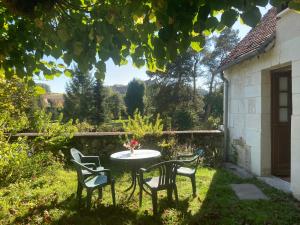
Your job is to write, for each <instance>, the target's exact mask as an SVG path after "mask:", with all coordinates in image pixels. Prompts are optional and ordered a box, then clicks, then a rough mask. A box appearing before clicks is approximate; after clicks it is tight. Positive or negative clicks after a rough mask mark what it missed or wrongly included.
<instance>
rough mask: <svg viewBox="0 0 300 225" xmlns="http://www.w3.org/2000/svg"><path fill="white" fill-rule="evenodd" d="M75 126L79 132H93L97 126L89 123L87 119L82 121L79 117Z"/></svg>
mask: <svg viewBox="0 0 300 225" xmlns="http://www.w3.org/2000/svg"><path fill="white" fill-rule="evenodd" d="M75 126H76V128H77V130H78V132H92V131H94V130H95V126H93V125H91V124H89V123H88V122H87V121H82V122H80V121H79V120H78V119H77V120H76V121H75Z"/></svg>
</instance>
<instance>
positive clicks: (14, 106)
mask: <svg viewBox="0 0 300 225" xmlns="http://www.w3.org/2000/svg"><path fill="white" fill-rule="evenodd" d="M34 96H35V90H34V86H33V85H29V82H26V81H25V80H24V79H20V78H18V77H17V76H14V77H12V78H11V79H5V78H4V77H3V74H2V73H1V70H0V103H1V104H0V113H3V112H9V114H10V116H11V117H14V118H15V119H16V120H18V118H19V117H20V118H21V117H22V116H23V115H22V114H24V113H26V114H29V113H30V111H31V108H33V99H34Z"/></svg>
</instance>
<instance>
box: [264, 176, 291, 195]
mask: <svg viewBox="0 0 300 225" xmlns="http://www.w3.org/2000/svg"><path fill="white" fill-rule="evenodd" d="M258 179H259V180H261V181H263V182H265V183H267V184H268V185H270V186H272V187H274V188H276V189H278V190H281V191H283V192H285V193H292V191H291V184H290V183H289V182H287V181H285V180H282V179H280V178H278V177H274V176H271V177H258Z"/></svg>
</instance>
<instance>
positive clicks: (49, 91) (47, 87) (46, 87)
mask: <svg viewBox="0 0 300 225" xmlns="http://www.w3.org/2000/svg"><path fill="white" fill-rule="evenodd" d="M35 85H36V86H39V87H41V88H43V89H44V90H45V93H51V88H50V86H49V85H48V84H44V83H36V84H35Z"/></svg>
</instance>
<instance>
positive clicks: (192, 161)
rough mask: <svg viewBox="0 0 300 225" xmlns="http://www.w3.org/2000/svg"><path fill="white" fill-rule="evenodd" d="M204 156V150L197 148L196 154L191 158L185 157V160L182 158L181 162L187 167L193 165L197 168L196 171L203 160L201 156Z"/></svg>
mask: <svg viewBox="0 0 300 225" xmlns="http://www.w3.org/2000/svg"><path fill="white" fill-rule="evenodd" d="M203 156H204V150H203V149H197V150H196V151H195V152H194V155H193V156H191V158H189V159H185V160H180V161H181V162H183V165H184V166H187V167H192V168H194V169H195V172H196V171H197V168H198V166H199V164H200V162H201V158H202V157H203Z"/></svg>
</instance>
